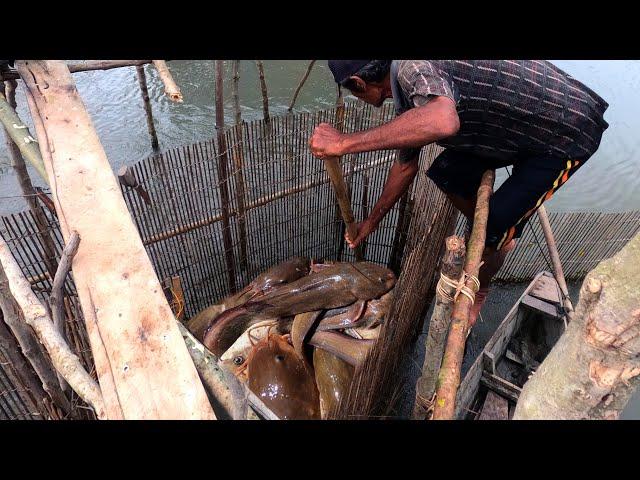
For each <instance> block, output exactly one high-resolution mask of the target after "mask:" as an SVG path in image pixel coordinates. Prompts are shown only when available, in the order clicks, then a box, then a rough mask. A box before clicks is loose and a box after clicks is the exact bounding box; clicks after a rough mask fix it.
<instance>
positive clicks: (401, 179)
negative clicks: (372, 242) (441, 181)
mask: <svg viewBox="0 0 640 480" xmlns="http://www.w3.org/2000/svg"><path fill="white" fill-rule="evenodd" d="M417 173H418V157H417V156H416V157H415V158H413V159H412V160H411V161H410V162H407V163H399V162H394V163H393V165H392V166H391V170H390V171H389V175H388V177H387V181H386V182H385V184H384V188H383V189H382V194H381V195H380V198H379V199H378V201H377V202H376V204H375V206H374V207H373V210H372V211H371V214H370V215H369V217H368V218H366V219H365V220H364V221H363V222H362V223H360V224H359V225H358V236H357V237H356V238H355V239H351V238H349V235H348V234H347V235H345V239H346V240H347V242H348V243H349V246H350V247H351V248H355V247H357V246H358V245H359V244H360V243H361V242H362V241H363V240H364V239H365V238H366V237H367V236H368V235H369V234H370V233H371V232H373V231H374V230H375V229H376V228H377V226H378V224H379V223H380V222H381V221H382V219H383V218H384V216H385V215H386V214H387V213H388V212H389V210H391V209H392V208H393V206H394V205H395V204H396V202H397V201H398V200H399V199H400V198H401V197H402V196H403V195H404V194H405V193H406V192H407V190H409V187H410V186H411V184H412V183H413V179H414V178H415V176H416V174H417Z"/></svg>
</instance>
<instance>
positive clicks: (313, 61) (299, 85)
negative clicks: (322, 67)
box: [287, 60, 316, 112]
mask: <svg viewBox="0 0 640 480" xmlns="http://www.w3.org/2000/svg"><path fill="white" fill-rule="evenodd" d="M314 63H316V61H315V60H311V61H310V62H309V65H308V66H307V70H306V72H304V75H303V76H302V78H301V79H300V83H298V86H297V87H296V91H295V92H294V93H293V98H292V99H291V103H290V104H289V108H287V110H288V111H289V112H290V111H291V110H293V105H294V104H295V103H296V98H298V94H299V93H300V90H301V89H302V86H303V85H304V82H306V81H307V78H309V74H310V73H311V69H312V68H313V65H314Z"/></svg>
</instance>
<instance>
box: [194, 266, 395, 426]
mask: <svg viewBox="0 0 640 480" xmlns="http://www.w3.org/2000/svg"><path fill="white" fill-rule="evenodd" d="M395 282H396V277H395V275H394V274H393V272H391V270H389V269H387V268H384V267H381V266H379V265H376V264H374V263H370V262H356V263H347V262H323V263H314V262H313V261H311V260H309V259H308V258H305V257H294V258H292V259H289V260H287V261H285V262H283V263H280V264H278V265H276V266H274V267H272V268H270V269H269V270H267V271H266V272H264V273H262V274H261V275H259V276H258V277H257V278H255V279H254V280H253V281H252V282H251V283H250V284H249V285H247V286H246V287H245V288H244V289H243V290H242V291H240V292H238V293H236V294H234V295H232V296H230V297H227V298H226V299H224V300H223V301H222V302H221V303H219V304H216V305H212V306H210V307H208V308H206V309H205V310H203V311H201V312H200V313H198V314H197V315H196V316H194V317H193V318H192V319H191V320H190V321H189V322H188V324H187V327H188V328H189V330H191V332H192V333H193V334H194V336H196V338H198V339H199V340H200V341H201V342H202V343H203V344H204V345H205V346H206V347H207V348H208V349H209V350H211V352H213V353H214V354H215V355H216V356H218V358H219V359H220V362H221V366H222V367H223V368H225V369H226V370H230V371H232V372H233V373H234V374H235V375H236V376H237V377H238V378H239V379H240V380H241V381H243V382H246V385H247V386H248V388H249V389H250V390H251V391H252V392H253V393H254V394H256V395H257V396H258V397H259V398H260V399H261V400H262V401H263V402H264V404H265V405H266V406H267V407H268V408H269V409H271V411H273V413H275V414H276V415H277V416H278V417H279V418H281V419H319V418H326V416H327V414H328V413H329V412H330V411H331V410H332V409H333V408H334V407H335V406H336V405H337V403H338V402H339V401H340V399H341V398H342V396H343V395H344V393H345V392H346V389H348V387H349V384H350V382H351V378H352V376H353V372H354V369H355V367H356V366H357V365H358V364H359V363H360V362H362V360H363V359H364V358H365V356H366V354H367V352H368V350H369V349H370V348H371V346H372V345H373V343H374V342H375V339H376V338H377V337H378V334H379V331H380V327H381V325H382V323H383V322H384V319H385V318H386V317H387V316H388V313H389V309H390V306H391V304H392V301H393V287H394V285H395Z"/></svg>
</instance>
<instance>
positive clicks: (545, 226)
mask: <svg viewBox="0 0 640 480" xmlns="http://www.w3.org/2000/svg"><path fill="white" fill-rule="evenodd" d="M538 220H540V226H541V227H542V231H543V233H544V238H545V240H546V241H547V247H548V248H549V256H550V257H551V265H552V267H553V273H554V275H555V277H556V280H557V281H558V286H559V287H560V291H561V292H562V296H563V304H564V308H565V309H566V310H567V320H569V321H570V320H571V317H572V316H573V305H572V304H571V299H570V298H569V290H568V288H567V282H566V280H565V278H564V272H563V271H562V263H561V262H560V255H559V254H558V247H557V246H556V239H555V238H554V236H553V230H551V223H549V216H548V215H547V209H546V208H545V207H544V205H540V208H538Z"/></svg>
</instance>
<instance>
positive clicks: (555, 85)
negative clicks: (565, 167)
mask: <svg viewBox="0 0 640 480" xmlns="http://www.w3.org/2000/svg"><path fill="white" fill-rule="evenodd" d="M391 86H392V90H393V97H394V102H395V105H396V113H397V114H398V115H400V114H401V113H403V112H404V111H406V110H408V109H409V108H413V107H417V106H420V105H424V104H425V103H426V102H427V101H428V100H429V98H431V97H432V96H434V95H435V96H445V97H448V98H451V99H452V100H453V101H454V102H455V103H456V109H457V111H458V116H459V118H460V130H459V131H458V133H457V134H456V135H455V136H453V137H449V138H446V139H443V140H441V141H439V142H437V143H438V145H441V146H443V147H446V148H452V149H456V150H464V151H468V152H470V153H473V154H476V155H482V156H487V157H492V158H496V159H505V160H514V159H516V158H517V157H518V156H520V155H528V154H547V155H550V156H554V157H560V158H567V159H575V158H585V157H589V156H591V155H592V154H593V153H594V152H595V151H596V149H597V148H598V145H599V144H600V139H601V137H602V133H603V132H604V130H605V129H606V128H607V127H608V124H607V122H606V121H605V120H604V118H603V114H604V112H605V110H606V109H607V107H608V104H607V102H605V101H604V100H603V99H602V98H601V97H600V96H598V94H596V93H595V92H594V91H593V90H591V89H590V88H589V87H587V86H585V85H583V84H582V83H580V82H578V81H577V80H575V79H574V78H572V77H571V76H570V75H569V74H567V73H565V72H563V71H562V70H560V69H559V68H558V67H556V66H554V65H553V64H551V63H550V62H547V61H538V60H394V61H393V63H392V65H391ZM418 152H419V149H409V150H401V151H400V155H399V160H400V161H408V160H410V159H411V158H412V157H413V156H414V155H415V154H416V153H418Z"/></svg>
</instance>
